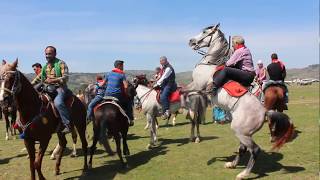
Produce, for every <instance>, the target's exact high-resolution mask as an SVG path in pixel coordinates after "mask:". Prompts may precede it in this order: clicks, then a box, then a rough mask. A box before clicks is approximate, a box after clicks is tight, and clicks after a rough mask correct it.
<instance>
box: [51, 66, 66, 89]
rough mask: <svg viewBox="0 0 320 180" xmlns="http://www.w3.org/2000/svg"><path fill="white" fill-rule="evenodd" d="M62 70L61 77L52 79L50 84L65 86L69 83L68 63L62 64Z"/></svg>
mask: <svg viewBox="0 0 320 180" xmlns="http://www.w3.org/2000/svg"><path fill="white" fill-rule="evenodd" d="M60 68H61V77H57V78H54V79H50V84H51V83H57V84H60V85H63V84H66V83H67V81H68V78H69V68H68V66H67V65H66V63H65V62H63V61H62V62H61V63H60Z"/></svg>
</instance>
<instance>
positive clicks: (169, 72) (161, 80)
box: [157, 67, 172, 86]
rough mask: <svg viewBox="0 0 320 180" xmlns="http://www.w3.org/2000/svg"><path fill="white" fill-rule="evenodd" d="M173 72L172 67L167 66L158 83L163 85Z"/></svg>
mask: <svg viewBox="0 0 320 180" xmlns="http://www.w3.org/2000/svg"><path fill="white" fill-rule="evenodd" d="M171 73H172V70H171V68H169V67H167V68H166V69H165V70H164V73H163V74H162V76H161V78H160V79H159V80H158V81H157V85H159V86H161V84H162V83H163V81H164V80H165V79H166V78H168V77H169V76H170V75H171Z"/></svg>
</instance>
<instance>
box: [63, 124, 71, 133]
mask: <svg viewBox="0 0 320 180" xmlns="http://www.w3.org/2000/svg"><path fill="white" fill-rule="evenodd" d="M61 132H62V133H63V134H68V133H70V132H71V130H70V127H69V125H65V127H64V129H63V130H62V131H61Z"/></svg>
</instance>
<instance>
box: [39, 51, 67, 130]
mask: <svg viewBox="0 0 320 180" xmlns="http://www.w3.org/2000/svg"><path fill="white" fill-rule="evenodd" d="M45 55H46V59H47V63H46V65H45V66H44V67H43V68H42V71H41V74H40V76H37V77H36V79H35V80H34V81H33V84H36V83H38V82H40V81H42V82H44V83H45V84H48V85H53V86H55V87H56V88H57V92H58V95H57V96H56V97H55V99H54V105H55V107H56V108H57V110H58V112H59V114H60V117H61V120H62V123H63V124H64V126H65V127H64V129H63V130H62V131H61V132H62V133H69V132H70V113H69V111H68V109H67V106H66V105H65V103H64V100H65V99H66V97H67V96H68V95H69V94H71V91H70V90H69V89H68V87H67V81H68V74H69V69H68V66H67V65H66V63H65V62H64V61H62V60H60V59H58V58H56V55H57V50H56V48H55V47H53V46H47V47H46V49H45Z"/></svg>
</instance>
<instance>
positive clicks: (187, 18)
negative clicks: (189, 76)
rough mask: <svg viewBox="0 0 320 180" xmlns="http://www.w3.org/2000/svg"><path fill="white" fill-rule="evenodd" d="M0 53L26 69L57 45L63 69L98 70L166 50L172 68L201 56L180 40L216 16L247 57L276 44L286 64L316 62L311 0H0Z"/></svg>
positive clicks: (266, 57)
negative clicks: (243, 44)
mask: <svg viewBox="0 0 320 180" xmlns="http://www.w3.org/2000/svg"><path fill="white" fill-rule="evenodd" d="M0 7H1V12H0V22H1V25H2V26H1V28H0V58H2V59H6V60H8V61H9V62H12V61H13V60H14V59H15V58H19V69H20V70H21V71H22V72H26V73H28V72H32V68H31V65H32V64H33V63H35V62H40V63H41V64H44V63H45V62H46V60H45V56H44V49H45V47H46V46H47V45H53V46H55V47H56V48H57V53H58V54H57V57H58V58H60V59H63V60H64V61H65V62H66V63H67V65H68V67H69V70H70V71H71V72H106V71H110V69H111V68H112V67H113V62H114V61H115V60H116V59H122V60H124V61H125V69H129V70H153V69H155V67H157V66H159V57H160V56H163V55H165V56H167V57H168V60H169V61H170V63H171V64H172V65H173V67H174V68H175V70H176V71H177V72H183V71H190V70H192V69H193V68H194V66H195V64H196V63H197V62H198V61H199V60H200V59H201V55H199V54H197V53H196V52H195V51H193V50H192V49H191V48H190V47H189V46H188V42H189V39H191V38H192V37H193V36H195V35H197V34H198V33H200V32H201V30H202V29H203V28H205V27H207V26H209V25H213V24H217V23H220V30H221V31H222V32H223V33H224V34H225V35H226V36H233V35H241V36H243V37H244V38H245V40H246V46H247V47H248V48H249V49H250V50H251V53H252V55H253V60H254V63H256V62H257V61H258V60H262V61H263V62H264V64H267V63H269V62H270V55H271V53H273V52H276V53H277V54H278V56H279V59H281V60H282V61H283V62H284V63H285V64H286V66H287V67H288V68H301V67H306V66H308V65H310V64H318V63H319V42H320V41H319V1H318V0H308V1H301V0H281V1H279V0H247V1H236V0H224V1H220V0H201V1H195V0H109V1H105V0H101V1H99V0H90V1H85V0H83V1H81V0H68V1H66V0H55V1H40V0H38V1H36V0H28V1H24V0H1V1H0Z"/></svg>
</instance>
